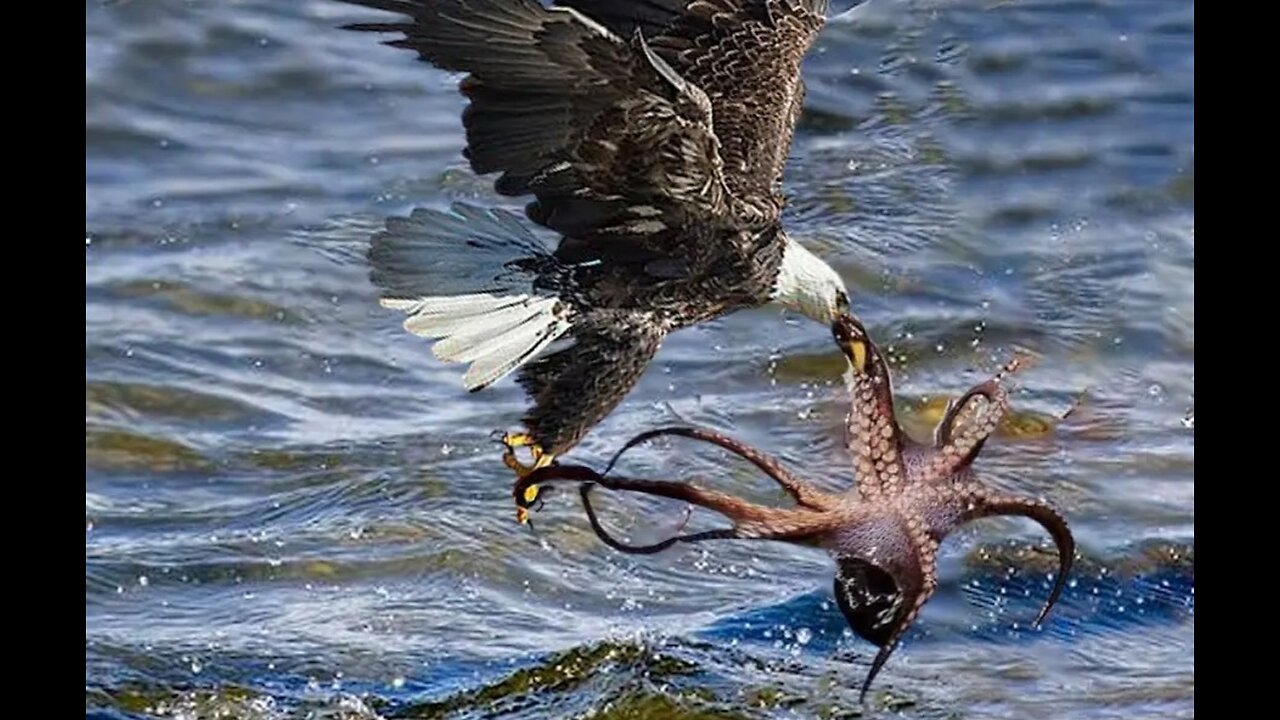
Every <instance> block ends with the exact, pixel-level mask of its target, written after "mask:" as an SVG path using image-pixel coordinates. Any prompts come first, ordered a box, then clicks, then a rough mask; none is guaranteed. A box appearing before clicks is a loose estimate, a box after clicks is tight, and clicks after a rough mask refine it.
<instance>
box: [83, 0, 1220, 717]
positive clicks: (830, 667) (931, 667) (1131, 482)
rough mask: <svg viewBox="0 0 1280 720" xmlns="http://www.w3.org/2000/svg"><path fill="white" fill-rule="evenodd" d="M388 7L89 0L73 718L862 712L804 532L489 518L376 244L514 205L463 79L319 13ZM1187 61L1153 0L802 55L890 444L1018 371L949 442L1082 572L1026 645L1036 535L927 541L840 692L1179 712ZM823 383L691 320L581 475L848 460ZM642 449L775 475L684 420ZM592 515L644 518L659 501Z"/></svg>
mask: <svg viewBox="0 0 1280 720" xmlns="http://www.w3.org/2000/svg"><path fill="white" fill-rule="evenodd" d="M836 9H837V11H839V10H843V9H844V8H843V7H837V8H836ZM374 15H375V14H374V13H372V12H369V13H365V12H362V11H360V10H359V9H351V8H348V7H345V6H343V5H341V4H339V3H336V2H322V1H319V0H316V1H308V2H296V3H280V2H269V1H268V0H244V1H241V2H229V3H212V2H159V1H157V0H135V1H134V2H119V3H110V4H101V3H99V2H87V3H86V38H85V51H86V60H85V103H86V111H85V142H86V157H85V298H86V304H85V455H86V457H85V527H86V529H85V560H86V563H85V623H86V630H85V644H86V648H85V675H86V679H85V682H86V714H87V715H90V716H95V717H114V718H120V717H130V718H132V717H146V716H151V715H157V714H158V715H165V716H175V717H213V716H218V713H223V715H222V716H225V717H247V718H277V717H307V716H311V717H352V718H368V717H374V716H376V715H382V716H396V715H403V716H410V717H439V716H444V717H482V716H485V715H486V714H488V713H500V714H503V715H504V716H507V715H509V716H513V717H529V718H532V717H571V716H582V715H588V714H595V716H597V717H601V716H603V717H643V716H646V714H647V716H649V717H671V716H680V717H690V718H710V717H772V716H780V717H813V716H815V715H817V716H823V717H843V716H852V715H853V714H855V713H857V712H859V709H858V706H857V704H856V699H857V695H856V688H857V686H858V685H859V684H860V683H861V681H862V678H863V677H864V675H865V673H866V670H867V665H868V663H869V661H870V659H871V657H872V656H873V655H874V648H873V647H871V646H870V645H868V644H866V643H864V642H862V641H860V640H857V639H856V638H853V637H851V636H849V635H848V634H847V633H846V632H845V631H844V627H843V621H842V620H841V618H840V616H839V613H838V611H837V610H836V608H835V607H834V603H833V602H832V600H831V597H830V584H831V572H832V568H831V566H830V564H829V561H828V560H827V558H826V557H825V556H824V555H823V554H821V553H819V552H817V551H813V550H806V549H799V548H791V547H786V546H781V545H777V546H774V545H765V544H751V543H721V544H708V545H705V546H701V547H692V548H689V549H677V550H672V551H669V552H667V553H664V554H661V555H658V556H654V557H646V558H634V557H628V556H621V555H619V554H617V553H615V552H613V551H610V550H609V549H607V548H606V547H604V546H603V545H602V544H601V543H599V542H598V541H597V540H596V539H595V538H594V536H593V535H592V534H591V533H590V530H589V529H588V528H587V526H586V523H585V521H584V520H583V518H582V517H581V511H580V509H579V508H578V507H577V505H576V504H575V503H574V502H571V501H570V499H569V498H567V497H561V498H552V499H551V501H549V502H548V504H547V508H546V509H545V510H544V511H543V512H542V513H540V514H539V515H538V516H537V530H536V532H534V533H530V532H529V531H527V530H526V529H523V528H520V527H518V526H516V525H515V524H514V523H513V522H512V519H511V507H510V478H509V476H508V475H507V473H506V471H505V470H504V469H503V468H502V467H501V465H500V463H499V462H498V451H497V447H496V446H495V445H494V444H493V443H492V442H491V440H490V439H489V434H490V432H492V431H493V430H495V429H499V428H504V429H505V428H512V427H515V424H516V422H517V421H518V418H519V416H520V414H521V412H522V410H523V407H524V399H523V397H522V395H521V393H520V391H519V390H518V388H517V387H516V386H515V385H514V383H512V382H511V381H509V380H508V381H505V382H503V383H501V384H500V385H499V386H497V387H494V388H492V389H490V390H488V391H486V392H484V393H482V394H478V395H468V394H466V393H465V392H464V391H463V390H462V388H461V373H462V369H461V368H459V367H456V366H444V365H441V364H439V363H438V362H436V361H435V360H434V359H433V358H432V357H431V355H430V352H429V350H428V347H427V345H426V344H425V343H424V342H423V341H422V340H421V339H419V338H415V337H412V336H409V335H407V334H405V333H404V332H403V331H402V330H401V329H400V327H399V322H400V318H399V317H397V316H396V315H395V314H394V313H391V312H388V311H384V310H382V309H380V308H379V307H378V305H377V302H376V294H375V291H374V288H373V287H372V286H371V285H370V283H369V281H368V278H367V267H366V265H365V264H364V261H363V251H364V247H365V243H366V242H367V238H368V236H369V234H370V233H371V232H373V231H375V230H376V229H378V227H379V226H380V225H381V223H382V221H383V218H385V217H386V216H389V215H395V214H406V213H408V212H409V211H410V210H411V209H412V208H414V207H419V206H426V207H436V208H444V207H447V206H448V205H449V203H451V202H467V203H472V204H478V205H481V206H504V207H516V208H518V207H519V206H520V204H521V202H520V201H515V202H513V200H512V199H510V198H502V197H499V196H497V195H495V194H494V193H493V192H492V191H491V190H490V189H489V187H488V185H489V183H488V180H487V179H484V178H477V177H475V176H473V175H472V174H471V173H470V172H469V170H468V169H467V168H466V166H465V162H464V161H463V159H462V158H461V156H460V154H459V153H460V149H461V147H462V146H463V137H462V131H461V127H460V122H459V113H460V111H461V109H462V107H463V100H462V98H460V97H459V96H458V94H457V93H456V90H455V80H456V79H455V78H452V77H450V76H448V75H447V74H445V73H441V72H438V71H436V70H434V69H432V68H430V67H429V66H427V65H425V64H423V63H420V62H416V61H415V60H414V59H413V56H412V55H411V54H410V53H407V52H403V51H397V50H395V49H392V48H387V47H383V46H380V45H378V44H377V43H376V40H377V38H376V37H373V36H370V35H364V34H357V33H349V32H343V31H339V30H337V29H336V28H337V27H338V26H340V25H342V24H344V23H347V22H353V21H357V20H362V19H368V18H370V17H373V16H374ZM1193 71H1194V6H1193V5H1192V4H1190V3H1175V2H1166V1H1163V0H1111V1H1109V2H1104V1H1101V0H1096V1H1095V0H1054V1H1046V0H1038V1H1031V0H1018V1H1014V2H991V1H989V0H982V1H968V0H962V1H956V2H941V1H939V2H925V1H916V2H907V1H904V0H872V2H871V3H869V4H868V5H865V6H863V7H861V8H859V9H857V10H854V11H853V12H852V13H849V14H846V15H844V16H842V17H840V18H837V19H834V20H832V21H831V22H830V23H829V24H828V26H827V27H826V29H825V30H824V31H823V33H822V36H821V37H820V39H819V41H818V43H817V47H816V49H815V51H814V52H813V53H812V55H811V56H810V57H809V58H808V60H807V62H806V64H805V73H806V78H807V81H808V84H809V99H808V103H807V107H806V112H805V115H804V117H803V118H802V120H801V125H800V128H799V130H798V132H797V134H796V139H795V147H794V152H793V156H792V160H791V163H790V165H789V167H788V172H787V177H786V190H787V192H788V193H789V195H790V196H791V202H790V206H789V207H788V210H787V216H786V221H787V223H788V227H789V228H790V230H791V232H792V234H793V235H796V236H798V237H800V238H801V239H802V240H804V241H805V242H807V243H809V244H810V246H811V247H813V248H814V249H815V251H816V252H818V253H819V254H820V255H822V256H823V257H824V258H826V259H827V260H829V261H830V262H832V263H833V264H834V265H835V266H836V267H837V268H838V269H839V270H840V272H841V273H842V274H843V276H844V277H845V279H846V281H847V282H848V283H849V285H850V288H851V290H852V292H853V296H854V307H855V310H856V311H857V312H858V313H859V315H860V316H861V317H862V318H863V319H864V321H865V322H866V323H867V325H868V328H869V329H870V331H871V332H872V334H873V336H874V337H876V338H877V339H878V341H879V342H880V344H881V345H882V346H884V347H885V348H886V349H887V350H888V352H889V354H890V355H891V356H892V357H893V359H894V363H895V365H894V370H895V373H896V374H895V382H896V387H897V389H898V390H899V393H900V405H901V408H902V413H903V415H904V417H905V418H906V419H907V421H908V424H909V426H910V427H911V428H912V429H913V430H915V431H918V432H925V431H927V429H928V424H929V420H930V419H931V418H932V417H933V415H931V413H935V414H936V409H937V407H938V403H939V402H941V398H944V397H945V396H949V395H954V394H957V393H959V392H962V391H963V390H964V389H966V388H967V387H968V386H970V385H972V384H974V383H976V382H978V381H980V380H981V379H983V378H984V377H986V375H988V374H989V373H990V372H991V371H993V370H994V369H995V368H996V367H997V366H998V364H999V363H1000V362H1002V361H1003V360H1005V359H1006V358H1007V357H1009V356H1010V355H1011V354H1012V353H1013V352H1014V351H1015V350H1019V349H1021V350H1027V351H1031V352H1034V353H1035V354H1036V355H1037V356H1038V358H1039V359H1038V362H1037V363H1036V364H1035V365H1034V367H1033V368H1032V369H1031V370H1029V371H1028V372H1026V373H1024V374H1023V375H1022V376H1021V378H1020V383H1021V384H1020V387H1019V389H1018V391H1017V392H1016V394H1015V396H1014V405H1015V409H1016V410H1017V411H1018V412H1019V417H1018V421H1019V422H1018V423H1016V424H1014V425H1013V426H1011V427H1009V428H1008V429H1007V432H1005V433H1004V434H1003V435H1002V437H1000V438H999V439H998V440H997V441H994V442H992V443H989V444H988V447H987V449H986V450H985V451H984V454H983V457H982V460H981V461H980V464H979V469H980V471H981V472H982V473H984V474H985V476H986V477H987V478H988V480H989V481H990V482H992V483H994V484H996V485H999V486H1000V487H1003V488H1006V489H1009V490H1015V491H1018V492H1023V493H1029V494H1034V495H1040V496H1043V497H1046V498H1049V499H1052V500H1053V501H1054V502H1056V503H1057V504H1059V505H1060V506H1061V507H1062V508H1063V509H1064V510H1065V512H1066V513H1067V514H1068V516H1069V517H1070V519H1071V521H1072V525H1073V527H1074V529H1075V533H1076V537H1077V541H1078V543H1079V545H1080V549H1081V553H1082V556H1083V557H1082V559H1081V561H1080V565H1079V569H1078V571H1077V572H1076V573H1075V576H1074V579H1073V583H1072V585H1071V587H1070V588H1069V589H1068V592H1067V594H1066V596H1065V598H1064V600H1063V602H1062V604H1061V605H1060V606H1059V607H1058V609H1056V610H1055V612H1054V614H1053V615H1052V616H1051V619H1050V622H1049V623H1047V625H1046V627H1045V628H1044V629H1043V630H1042V631H1039V632H1034V631H1029V630H1028V628H1027V623H1028V622H1029V621H1030V620H1031V619H1032V618H1033V617H1034V615H1035V611H1036V609H1037V607H1038V606H1039V604H1040V602H1041V601H1042V599H1043V597H1044V595H1045V593H1046V592H1047V589H1048V580H1047V572H1048V570H1049V569H1050V568H1051V567H1052V564H1053V555H1052V553H1051V552H1050V551H1048V550H1047V549H1046V547H1045V546H1046V543H1047V539H1045V538H1043V537H1042V536H1041V534H1040V531H1039V529H1038V528H1037V527H1036V526H1034V525H1031V524H1029V523H1023V522H1020V521H1003V520H992V521H985V522H983V523H979V524H974V525H973V526H971V527H969V528H968V529H966V531H964V532H962V533H960V534H957V535H956V536H954V537H953V538H951V539H950V540H949V541H948V542H947V543H946V544H945V545H944V547H943V550H942V585H941V587H940V589H939V592H938V594H937V596H936V597H935V598H934V599H933V600H932V601H931V602H930V604H929V605H928V606H927V607H926V609H925V611H924V613H923V615H922V617H921V618H920V620H919V621H918V622H917V624H916V626H915V628H914V630H913V631H912V632H911V633H910V634H909V635H908V638H907V641H906V643H905V645H904V646H903V647H902V648H901V649H899V650H898V652H897V653H896V654H895V656H894V657H893V659H892V660H891V661H890V663H889V664H888V665H887V667H886V668H885V670H884V672H883V673H882V674H881V675H880V677H879V678H878V680H877V684H876V686H875V688H874V692H873V693H872V699H871V700H872V701H871V703H870V704H869V705H868V707H867V708H865V709H863V710H861V712H864V713H866V714H869V715H896V714H901V715H902V716H905V717H919V718H1024V717H1028V716H1031V715H1032V714H1035V715H1037V716H1044V717H1057V718H1094V717H1123V718H1146V717H1150V718H1172V717H1190V716H1192V714H1193V710H1192V699H1193V695H1194V662H1193V651H1194V642H1193V633H1194V627H1195V625H1194V550H1193V548H1194V535H1195V533H1194V511H1193V501H1194V488H1195V484H1194V471H1193V466H1194V429H1193V425H1194V415H1193V406H1194V387H1195V385H1194V359H1193V358H1194V309H1195V304H1194V257H1195V242H1194V89H1193V88H1194V85H1193ZM842 370H843V359H842V358H841V356H840V355H839V354H838V353H837V352H836V351H835V349H834V347H833V346H832V344H831V342H830V335H829V333H828V332H827V331H826V330H825V329H823V328H821V327H819V326H815V325H813V324H811V323H809V322H808V321H806V320H803V319H799V318H796V317H794V316H790V315H788V314H786V313H784V312H782V311H779V310H778V309H776V308H766V309H760V310H756V311H750V312H742V313H738V314H735V315H732V316H730V317H727V318H724V319H723V320H721V321H717V322H714V323H710V324H708V325H705V326H702V327H697V328H692V329H687V330H683V331H681V332H679V333H677V334H675V335H673V336H672V337H671V338H670V339H669V340H668V342H667V343H666V344H665V345H664V347H663V349H662V351H661V352H660V354H659V355H658V357H657V359H656V361H655V362H654V363H653V365H652V366H651V368H650V369H649V371H648V373H647V374H646V375H645V377H644V378H643V380H642V381H641V383H640V385H639V387H638V388H637V389H636V391H635V392H633V393H632V394H631V395H630V396H629V398H628V399H627V400H626V402H625V403H624V404H623V405H622V406H621V407H620V408H619V409H618V410H617V411H616V412H614V413H613V414H612V415H611V416H610V417H609V419H608V420H607V421H606V422H604V423H603V424H602V425H600V426H599V427H598V428H597V429H596V430H595V431H594V432H593V433H592V435H591V436H590V437H589V438H588V439H587V440H586V441H585V442H584V443H583V444H582V445H581V446H579V447H578V448H577V449H576V450H575V451H574V452H573V457H574V458H575V459H577V460H579V461H581V462H586V463H598V462H599V461H601V460H602V459H603V458H604V457H606V456H607V455H608V454H609V453H610V452H611V451H612V450H613V449H614V448H616V447H617V446H618V445H619V444H621V442H623V441H624V440H625V439H626V438H627V437H629V436H630V435H631V434H632V433H635V432H639V431H640V430H643V429H647V428H650V427H654V426H657V425H659V424H667V423H672V422H678V421H687V422H695V423H698V424H704V425H709V426H713V427H716V428H719V429H721V430H724V431H726V432H729V433H731V434H733V435H735V436H738V437H741V438H743V439H745V440H747V441H749V442H751V443H753V444H756V445H758V446H760V447H762V448H765V449H767V450H769V451H771V452H774V453H776V454H778V455H780V456H781V457H783V458H784V459H785V460H786V461H787V462H788V463H790V464H792V465H793V466H794V467H797V468H800V469H802V470H803V471H804V472H805V473H806V474H807V475H809V476H810V477H812V478H814V479H815V481H818V482H821V483H823V484H824V485H825V486H827V487H831V488H836V487H842V486H844V485H846V484H848V482H849V479H850V478H849V476H850V468H849V464H848V460H847V457H846V455H845V453H844V451H843V449H842V448H841V435H840V433H841V430H840V423H841V419H842V416H843V413H844V411H845V405H846V399H845V397H844V395H843V389H842V386H841V384H840V383H839V375H840V373H841V372H842ZM1081 391H1087V392H1085V395H1084V401H1083V404H1082V405H1081V406H1080V408H1079V409H1078V410H1077V411H1076V412H1074V413H1073V414H1072V415H1071V417H1070V419H1068V420H1067V421H1065V422H1061V423H1059V422H1056V421H1055V420H1054V419H1053V418H1054V417H1055V416H1057V415H1059V414H1061V413H1062V412H1063V411H1064V410H1066V409H1067V408H1068V407H1070V406H1071V403H1072V402H1073V400H1074V399H1075V398H1076V397H1077V396H1078V395H1079V394H1080V393H1081ZM676 449H680V450H682V451H685V450H687V452H680V453H676V452H673V450H676ZM628 471H629V472H634V473H646V474H653V475H657V474H669V475H677V474H679V475H688V474H694V473H702V474H703V475H704V476H707V477H710V478H714V481H715V482H717V483H721V484H722V485H723V486H724V487H727V488H732V489H733V490H734V491H737V492H742V493H745V494H747V495H749V496H750V497H752V498H755V499H758V500H760V501H771V500H778V499H779V498H778V493H777V492H776V491H775V490H774V489H773V488H772V487H770V486H769V485H768V482H767V480H764V479H761V478H758V477H756V476H755V475H753V474H752V473H751V472H749V471H748V470H747V469H746V468H743V467H741V466H739V465H737V464H733V463H726V462H725V461H724V459H723V457H722V456H720V455H717V454H716V453H715V452H714V451H712V450H710V449H702V448H697V447H694V446H689V445H679V446H676V445H671V444H659V445H657V446H654V447H651V448H647V449H642V450H638V451H635V452H634V453H633V454H632V455H631V456H630V457H629V461H628ZM606 508H607V515H608V518H609V520H610V521H611V522H612V523H614V524H615V525H616V526H619V527H621V528H623V529H625V530H628V531H631V530H634V532H636V533H637V535H643V534H644V533H645V532H646V530H645V528H646V527H648V526H649V525H652V524H654V523H655V522H661V521H662V519H663V518H665V517H667V516H668V515H669V514H670V513H671V512H673V509H672V508H671V507H670V506H668V505H659V504H656V503H650V502H643V501H636V500H633V499H630V498H612V499H610V500H609V501H608V502H607V503H606ZM308 714H310V715H308Z"/></svg>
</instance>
